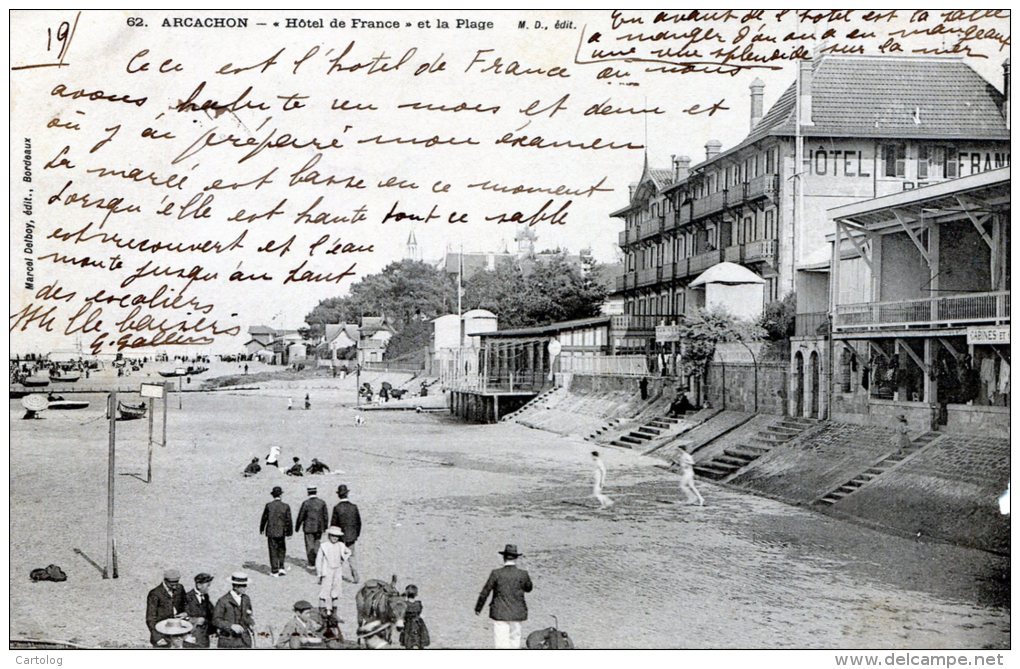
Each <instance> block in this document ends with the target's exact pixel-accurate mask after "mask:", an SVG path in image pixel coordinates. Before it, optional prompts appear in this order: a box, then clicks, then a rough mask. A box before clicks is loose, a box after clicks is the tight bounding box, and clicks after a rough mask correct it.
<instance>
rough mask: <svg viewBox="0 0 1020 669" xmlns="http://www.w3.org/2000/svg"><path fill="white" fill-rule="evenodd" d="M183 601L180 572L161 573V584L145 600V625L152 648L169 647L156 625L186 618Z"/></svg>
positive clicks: (164, 636)
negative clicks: (171, 619) (165, 621)
mask: <svg viewBox="0 0 1020 669" xmlns="http://www.w3.org/2000/svg"><path fill="white" fill-rule="evenodd" d="M185 600H186V598H185V596H184V587H183V586H182V585H181V572H179V571H177V570H176V569H167V570H166V571H164V572H163V582H162V583H160V584H159V585H157V586H156V587H155V588H153V589H152V590H150V591H149V594H148V596H147V597H146V599H145V624H146V626H148V628H149V641H150V642H151V643H152V645H153V646H156V647H159V648H162V647H165V646H167V645H169V640H168V639H167V637H166V635H165V634H162V633H160V632H159V631H158V630H157V629H156V623H158V622H160V621H161V620H166V619H167V618H187V617H188V614H187V611H186V609H187V602H186V601H185Z"/></svg>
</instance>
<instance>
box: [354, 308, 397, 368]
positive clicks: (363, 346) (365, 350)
mask: <svg viewBox="0 0 1020 669" xmlns="http://www.w3.org/2000/svg"><path fill="white" fill-rule="evenodd" d="M358 332H359V335H360V336H359V339H358V362H359V363H363V362H382V359H383V353H385V352H386V347H387V345H388V344H389V341H390V339H392V338H393V335H394V334H396V332H397V331H396V330H395V329H394V328H393V326H392V325H391V324H390V322H389V319H387V318H386V317H385V316H364V317H362V319H361V326H360V327H359V328H358Z"/></svg>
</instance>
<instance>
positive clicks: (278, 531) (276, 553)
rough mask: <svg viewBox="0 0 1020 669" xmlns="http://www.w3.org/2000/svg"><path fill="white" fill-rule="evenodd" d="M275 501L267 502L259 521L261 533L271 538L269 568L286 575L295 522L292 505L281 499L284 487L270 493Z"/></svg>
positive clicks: (280, 574)
mask: <svg viewBox="0 0 1020 669" xmlns="http://www.w3.org/2000/svg"><path fill="white" fill-rule="evenodd" d="M270 494H271V495H272V496H273V501H272V502H270V503H269V504H266V508H265V510H264V511H263V512H262V522H261V523H259V534H264V535H266V537H267V538H268V540H269V570H270V571H271V572H273V576H286V575H287V571H286V569H285V568H284V560H285V559H286V557H287V537H289V536H291V535H292V534H294V523H293V522H292V521H291V515H290V507H289V506H288V505H286V504H284V503H283V501H281V500H280V497H281V496H283V489H282V488H281V487H280V486H275V487H274V488H273V491H272V492H271V493H270Z"/></svg>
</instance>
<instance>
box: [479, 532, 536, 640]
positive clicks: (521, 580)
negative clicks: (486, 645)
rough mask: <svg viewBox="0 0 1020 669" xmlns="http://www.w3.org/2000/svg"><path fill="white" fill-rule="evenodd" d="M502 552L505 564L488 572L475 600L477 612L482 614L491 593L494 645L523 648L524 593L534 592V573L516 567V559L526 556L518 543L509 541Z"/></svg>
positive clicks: (525, 612) (525, 606) (525, 604)
mask: <svg viewBox="0 0 1020 669" xmlns="http://www.w3.org/2000/svg"><path fill="white" fill-rule="evenodd" d="M499 554H500V555H502V556H503V566H502V567H501V568H499V569H493V570H492V573H490V574H489V580H488V581H486V582H485V587H483V588H482V592H481V594H479V595H478V601H477V602H476V603H475V615H479V614H481V612H482V608H483V607H484V606H485V601H486V600H487V599H488V598H489V593H492V603H491V604H490V605H489V618H491V619H492V635H493V640H494V642H495V647H496V648H520V647H521V622H523V621H525V620H527V619H528V604H527V602H525V601H524V593H526V592H531V589H532V585H531V577H530V576H528V572H526V571H524V570H523V569H518V568H517V559H518V558H521V557H524V555H522V554H521V553H519V552H517V546H515V545H513V544H507V545H506V548H504V549H503V550H501V551H499Z"/></svg>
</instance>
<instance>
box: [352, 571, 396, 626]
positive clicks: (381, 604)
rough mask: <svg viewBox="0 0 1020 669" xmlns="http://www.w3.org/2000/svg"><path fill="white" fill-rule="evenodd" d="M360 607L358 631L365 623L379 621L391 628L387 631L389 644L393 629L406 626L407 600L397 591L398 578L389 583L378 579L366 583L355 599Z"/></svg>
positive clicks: (394, 576) (394, 577)
mask: <svg viewBox="0 0 1020 669" xmlns="http://www.w3.org/2000/svg"><path fill="white" fill-rule="evenodd" d="M355 602H356V603H357V605H358V629H359V630H360V629H361V628H362V627H364V625H365V623H368V622H372V621H378V622H381V623H383V624H385V625H388V626H389V629H388V630H387V631H386V641H387V643H392V642H393V628H394V627H396V628H397V629H400V628H402V627H403V626H404V613H406V612H407V600H406V599H404V597H403V595H401V594H400V592H399V591H398V590H397V576H396V574H394V575H393V578H392V579H391V580H390V582H389V583H387V582H386V581H380V580H377V579H370V580H368V581H365V585H363V586H362V587H361V589H360V590H358V594H357V596H356V597H355Z"/></svg>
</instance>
